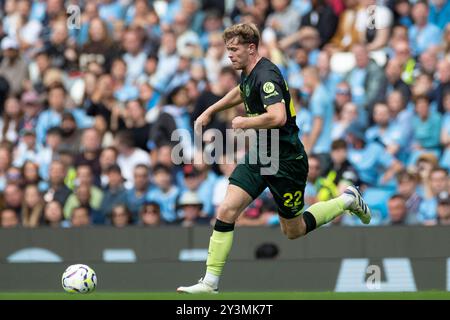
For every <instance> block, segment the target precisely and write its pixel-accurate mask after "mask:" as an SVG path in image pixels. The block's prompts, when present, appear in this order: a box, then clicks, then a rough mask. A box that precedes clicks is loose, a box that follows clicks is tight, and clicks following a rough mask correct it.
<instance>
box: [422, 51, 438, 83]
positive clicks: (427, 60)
mask: <svg viewBox="0 0 450 320" xmlns="http://www.w3.org/2000/svg"><path fill="white" fill-rule="evenodd" d="M437 63H438V49H436V48H430V49H428V50H426V51H424V52H422V54H421V55H420V56H419V72H421V73H425V74H427V75H430V76H433V74H434V73H435V71H436V67H437Z"/></svg>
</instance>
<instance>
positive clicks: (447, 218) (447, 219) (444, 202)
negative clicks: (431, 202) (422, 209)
mask: <svg viewBox="0 0 450 320" xmlns="http://www.w3.org/2000/svg"><path fill="white" fill-rule="evenodd" d="M437 220H438V224H440V225H446V226H448V225H450V196H449V194H448V192H441V193H440V194H439V196H438V204H437Z"/></svg>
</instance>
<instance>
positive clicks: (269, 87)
mask: <svg viewBox="0 0 450 320" xmlns="http://www.w3.org/2000/svg"><path fill="white" fill-rule="evenodd" d="M274 90H275V86H274V85H273V83H272V82H266V83H264V85H263V91H264V92H265V93H272V92H273V91H274Z"/></svg>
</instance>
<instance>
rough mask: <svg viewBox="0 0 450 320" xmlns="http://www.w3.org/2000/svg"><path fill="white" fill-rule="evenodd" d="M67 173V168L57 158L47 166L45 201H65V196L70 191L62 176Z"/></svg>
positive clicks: (66, 196)
mask: <svg viewBox="0 0 450 320" xmlns="http://www.w3.org/2000/svg"><path fill="white" fill-rule="evenodd" d="M66 174H67V168H66V167H65V166H64V163H62V162H61V161H59V160H53V161H52V163H51V164H50V166H49V179H48V183H49V186H48V189H47V191H46V193H45V194H44V200H45V201H46V202H50V201H57V202H58V203H59V204H60V205H64V204H65V203H66V200H67V198H68V197H69V195H70V194H71V193H72V191H71V190H70V189H69V188H68V187H67V186H66V185H65V183H64V178H65V177H66Z"/></svg>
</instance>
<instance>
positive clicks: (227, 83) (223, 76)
mask: <svg viewBox="0 0 450 320" xmlns="http://www.w3.org/2000/svg"><path fill="white" fill-rule="evenodd" d="M220 41H221V42H222V43H223V41H222V40H220ZM236 86H237V76H236V72H235V71H234V69H233V68H231V67H225V68H223V69H221V70H220V71H219V74H218V75H217V80H216V81H214V82H212V83H211V86H210V89H206V90H205V91H204V92H203V93H201V94H200V96H199V97H198V99H197V102H196V103H195V106H194V110H193V111H192V115H191V122H192V124H193V121H194V120H195V119H197V117H198V116H200V114H202V112H203V111H205V110H206V109H205V108H206V107H207V106H210V105H212V104H214V103H215V102H217V101H219V100H220V99H221V98H222V97H223V96H224V95H225V94H226V93H227V92H230V90H231V89H233V88H234V87H236ZM230 112H233V111H231V110H230V111H229V113H230ZM211 128H214V129H219V130H220V131H221V132H222V134H225V129H226V128H227V119H226V118H224V116H223V115H222V114H220V115H214V116H213V119H212V120H211V122H210V123H209V124H208V125H207V126H206V127H205V128H204V130H205V131H206V130H208V129H211Z"/></svg>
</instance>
